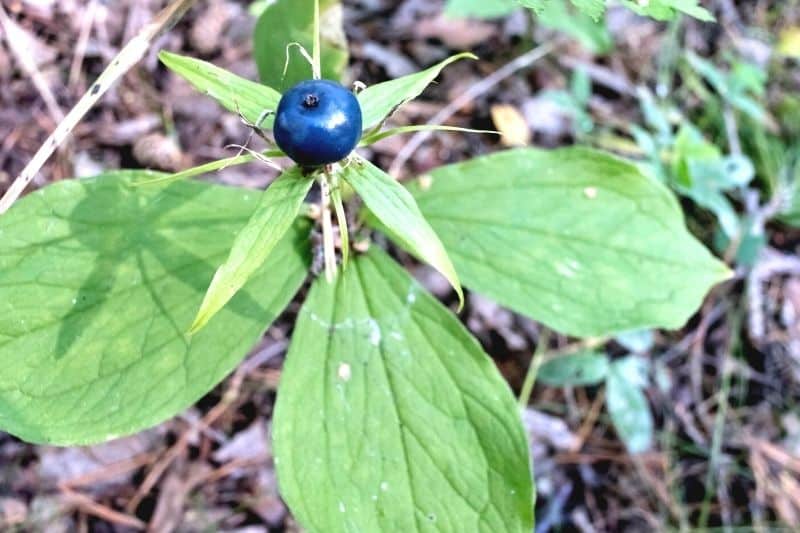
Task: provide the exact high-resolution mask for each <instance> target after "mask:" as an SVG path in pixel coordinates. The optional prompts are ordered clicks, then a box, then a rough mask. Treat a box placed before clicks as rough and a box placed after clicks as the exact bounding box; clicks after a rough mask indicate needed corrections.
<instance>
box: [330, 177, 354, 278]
mask: <svg viewBox="0 0 800 533" xmlns="http://www.w3.org/2000/svg"><path fill="white" fill-rule="evenodd" d="M325 175H326V176H327V177H328V179H329V180H330V184H331V200H332V201H333V209H334V210H335V211H336V222H337V223H338V224H339V242H340V246H341V248H342V268H347V262H348V260H349V259H350V230H349V229H348V227H347V214H346V213H345V211H344V203H343V202H342V187H341V184H340V183H339V176H338V175H337V174H336V172H331V171H330V170H329V169H327V168H326V169H325Z"/></svg>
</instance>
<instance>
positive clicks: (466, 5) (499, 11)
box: [444, 0, 519, 19]
mask: <svg viewBox="0 0 800 533" xmlns="http://www.w3.org/2000/svg"><path fill="white" fill-rule="evenodd" d="M515 9H519V3H518V2H517V1H516V0H447V4H445V8H444V12H445V14H446V15H447V16H449V17H475V18H482V19H491V18H499V17H505V16H506V15H508V14H510V13H511V12H513V11H514V10H515Z"/></svg>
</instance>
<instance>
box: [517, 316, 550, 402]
mask: <svg viewBox="0 0 800 533" xmlns="http://www.w3.org/2000/svg"><path fill="white" fill-rule="evenodd" d="M549 343H550V330H549V329H547V328H545V327H544V326H542V331H541V333H539V339H538V342H537V343H536V351H535V352H534V353H533V358H532V359H531V364H530V365H529V366H528V372H527V373H526V374H525V381H523V382H522V390H521V391H520V393H519V406H520V407H521V408H522V409H524V408H525V407H527V406H528V402H530V400H531V392H533V385H534V383H536V376H537V375H538V374H539V368H540V367H541V366H542V363H543V362H544V357H545V354H547V352H548V349H547V345H548V344H549Z"/></svg>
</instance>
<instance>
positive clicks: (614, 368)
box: [606, 357, 653, 453]
mask: <svg viewBox="0 0 800 533" xmlns="http://www.w3.org/2000/svg"><path fill="white" fill-rule="evenodd" d="M644 372H646V368H645V367H643V364H642V361H641V360H640V359H638V358H636V357H626V358H624V359H620V360H618V361H614V362H613V363H611V366H610V367H609V369H608V378H606V409H608V413H609V414H610V415H611V421H612V422H613V423H614V428H615V429H616V430H617V434H618V435H619V437H620V439H622V441H623V442H624V443H625V447H626V448H627V449H628V451H629V452H630V453H641V452H645V451H647V450H648V449H649V448H650V446H651V444H652V441H653V415H652V413H651V412H650V405H649V404H648V403H647V398H646V397H645V395H644V392H642V388H643V387H644V386H645V385H646V384H647V380H646V373H644ZM643 373H644V374H643Z"/></svg>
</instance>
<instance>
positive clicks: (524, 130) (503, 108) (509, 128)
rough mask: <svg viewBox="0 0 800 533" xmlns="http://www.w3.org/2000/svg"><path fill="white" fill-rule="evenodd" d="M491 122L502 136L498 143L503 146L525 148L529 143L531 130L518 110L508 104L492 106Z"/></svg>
mask: <svg viewBox="0 0 800 533" xmlns="http://www.w3.org/2000/svg"><path fill="white" fill-rule="evenodd" d="M492 122H494V125H495V127H496V128H497V130H498V131H499V132H500V133H502V134H503V136H502V138H501V139H500V141H501V142H502V143H503V144H504V145H505V146H527V145H528V144H530V142H531V130H530V128H528V123H527V122H526V121H525V117H524V116H522V113H520V112H519V110H518V109H517V108H516V107H514V106H512V105H508V104H497V105H493V106H492Z"/></svg>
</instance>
